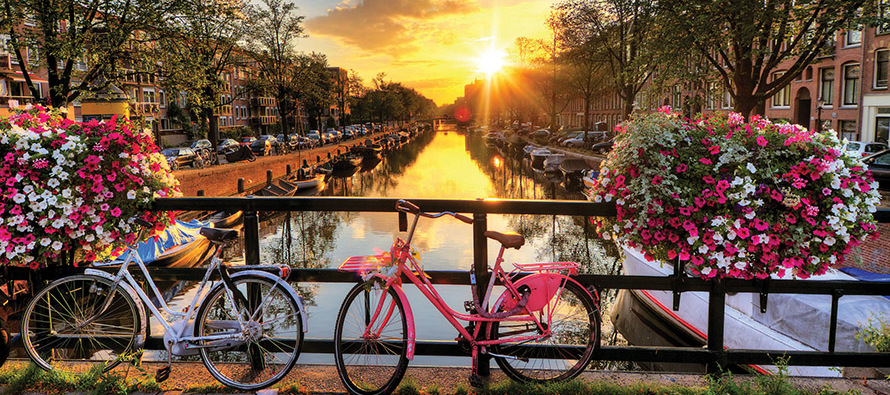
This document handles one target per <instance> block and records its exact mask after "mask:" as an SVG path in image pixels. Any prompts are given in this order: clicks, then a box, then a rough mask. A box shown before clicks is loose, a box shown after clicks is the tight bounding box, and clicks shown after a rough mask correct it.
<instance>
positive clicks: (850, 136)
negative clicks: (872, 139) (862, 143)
mask: <svg viewBox="0 0 890 395" xmlns="http://www.w3.org/2000/svg"><path fill="white" fill-rule="evenodd" d="M837 124H838V125H837V127H838V129H840V135H841V139H847V140H849V141H856V140H859V138H858V136H859V133H856V121H837Z"/></svg>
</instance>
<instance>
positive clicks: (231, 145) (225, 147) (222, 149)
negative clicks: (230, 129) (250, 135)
mask: <svg viewBox="0 0 890 395" xmlns="http://www.w3.org/2000/svg"><path fill="white" fill-rule="evenodd" d="M240 145H241V144H238V142H237V141H235V140H232V139H225V140H223V141H220V143H219V145H217V146H216V152H217V153H219V154H223V155H225V153H227V152H231V151H235V150H237V149H238V147H239V146H240Z"/></svg>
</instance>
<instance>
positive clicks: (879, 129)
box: [875, 117, 890, 144]
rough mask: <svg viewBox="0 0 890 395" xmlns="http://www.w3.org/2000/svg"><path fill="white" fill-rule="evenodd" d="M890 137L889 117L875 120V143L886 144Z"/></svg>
mask: <svg viewBox="0 0 890 395" xmlns="http://www.w3.org/2000/svg"><path fill="white" fill-rule="evenodd" d="M888 137H890V117H876V118H875V141H876V142H879V143H884V144H887V140H888Z"/></svg>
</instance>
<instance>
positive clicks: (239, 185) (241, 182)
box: [238, 178, 244, 193]
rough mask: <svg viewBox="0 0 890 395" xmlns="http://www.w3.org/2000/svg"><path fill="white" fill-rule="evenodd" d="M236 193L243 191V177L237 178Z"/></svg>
mask: <svg viewBox="0 0 890 395" xmlns="http://www.w3.org/2000/svg"><path fill="white" fill-rule="evenodd" d="M238 193H244V179H243V178H239V179H238Z"/></svg>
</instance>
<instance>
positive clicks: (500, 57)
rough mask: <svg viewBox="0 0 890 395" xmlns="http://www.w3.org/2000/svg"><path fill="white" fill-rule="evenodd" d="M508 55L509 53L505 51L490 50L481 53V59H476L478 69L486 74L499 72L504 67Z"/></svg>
mask: <svg viewBox="0 0 890 395" xmlns="http://www.w3.org/2000/svg"><path fill="white" fill-rule="evenodd" d="M506 57H507V54H506V53H504V51H500V50H488V51H486V52H484V53H482V54H481V55H479V59H477V60H476V70H477V71H481V72H483V73H485V74H486V75H492V74H494V73H497V72H499V71H501V69H503V68H504V65H505V64H506V60H505V58H506Z"/></svg>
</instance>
